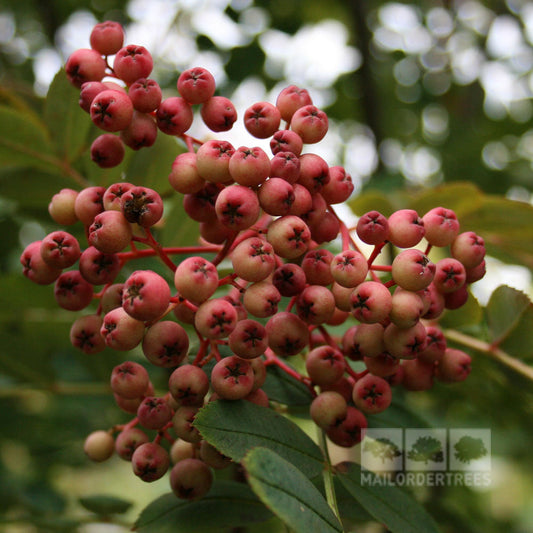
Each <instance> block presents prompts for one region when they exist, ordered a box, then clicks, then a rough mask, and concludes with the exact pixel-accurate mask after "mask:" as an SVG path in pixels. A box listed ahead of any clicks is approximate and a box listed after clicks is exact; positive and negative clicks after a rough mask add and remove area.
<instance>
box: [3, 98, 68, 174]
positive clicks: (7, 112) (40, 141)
mask: <svg viewBox="0 0 533 533" xmlns="http://www.w3.org/2000/svg"><path fill="white" fill-rule="evenodd" d="M57 165H58V163H57V158H56V157H55V155H54V153H53V150H52V145H51V143H50V139H49V137H48V132H47V130H46V128H45V126H44V124H43V123H42V122H39V121H37V120H36V118H35V115H34V114H33V113H27V112H24V111H18V110H15V109H12V108H9V107H5V106H0V167H4V168H5V167H24V168H40V169H43V170H47V171H51V170H52V171H54V170H55V169H56V168H57Z"/></svg>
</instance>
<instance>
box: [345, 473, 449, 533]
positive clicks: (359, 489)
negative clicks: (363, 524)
mask: <svg viewBox="0 0 533 533" xmlns="http://www.w3.org/2000/svg"><path fill="white" fill-rule="evenodd" d="M343 467H344V468H343V469H342V471H340V472H339V474H338V475H339V479H340V481H341V483H342V484H343V485H344V487H345V488H346V490H348V492H349V493H350V494H351V495H352V496H353V497H354V498H355V499H356V500H357V501H358V502H359V503H360V504H361V505H362V506H363V507H364V508H365V509H366V510H367V511H368V512H369V513H370V514H371V515H372V516H373V517H374V519H375V520H377V521H378V522H379V523H381V524H383V525H384V526H385V527H386V528H387V529H388V530H390V531H391V532H392V533H438V531H439V528H438V526H437V524H436V522H435V520H433V518H432V517H431V515H429V514H428V512H427V511H426V510H425V509H424V508H423V507H422V506H421V505H420V504H419V503H418V502H417V501H416V500H415V499H414V498H413V497H412V496H410V495H409V494H407V493H406V492H405V491H403V490H402V489H400V488H399V487H395V486H389V485H385V484H384V482H383V481H382V482H381V483H380V478H379V477H378V476H376V475H375V474H373V473H372V472H368V471H366V472H363V471H362V470H361V467H360V466H359V465H357V464H355V463H344V465H343ZM363 475H364V476H365V479H366V481H365V483H363V477H362V476H363Z"/></svg>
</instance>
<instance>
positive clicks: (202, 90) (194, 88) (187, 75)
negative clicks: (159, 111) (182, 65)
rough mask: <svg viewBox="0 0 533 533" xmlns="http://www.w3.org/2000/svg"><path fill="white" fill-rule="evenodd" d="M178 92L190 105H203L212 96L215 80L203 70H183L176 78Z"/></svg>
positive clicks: (198, 68)
mask: <svg viewBox="0 0 533 533" xmlns="http://www.w3.org/2000/svg"><path fill="white" fill-rule="evenodd" d="M177 88H178V92H179V93H180V94H181V96H182V97H183V98H185V100H187V102H189V103H190V104H203V103H204V102H207V100H209V99H210V98H211V97H212V96H213V95H214V94H215V89H216V83H215V78H214V77H213V75H212V74H211V73H210V72H209V71H208V70H207V69H205V68H202V67H193V68H190V69H187V70H184V71H183V72H182V73H181V74H180V75H179V77H178V81H177Z"/></svg>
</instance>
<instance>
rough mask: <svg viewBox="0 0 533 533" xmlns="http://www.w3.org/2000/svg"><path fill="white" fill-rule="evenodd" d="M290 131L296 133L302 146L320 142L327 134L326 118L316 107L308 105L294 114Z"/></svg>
mask: <svg viewBox="0 0 533 533" xmlns="http://www.w3.org/2000/svg"><path fill="white" fill-rule="evenodd" d="M290 124H291V130H292V131H294V132H296V133H297V134H298V135H299V136H300V137H301V138H302V141H303V142H304V144H313V143H317V142H320V141H321V140H322V139H323V138H324V136H325V135H326V133H327V132H328V125H329V124H328V116H327V115H326V113H324V111H322V110H320V109H318V107H316V106H314V105H312V104H310V105H306V106H304V107H301V108H300V109H298V110H296V111H295V112H294V115H293V116H292V118H291V122H290Z"/></svg>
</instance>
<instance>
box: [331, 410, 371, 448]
mask: <svg viewBox="0 0 533 533" xmlns="http://www.w3.org/2000/svg"><path fill="white" fill-rule="evenodd" d="M367 427H368V422H367V420H366V417H365V415H364V414H363V413H362V412H361V411H360V410H359V409H356V408H355V407H352V406H350V405H349V406H348V409H347V412H346V418H345V419H344V420H343V421H342V422H341V423H340V424H338V425H336V426H332V427H330V428H328V429H327V431H326V435H327V436H328V438H329V439H330V440H331V441H332V442H333V443H335V444H337V446H342V447H344V448H351V447H352V446H355V445H356V444H358V443H359V442H361V441H362V440H363V438H364V436H365V433H366V428H367Z"/></svg>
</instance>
